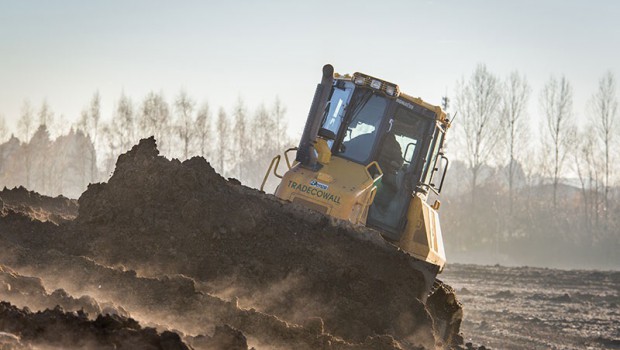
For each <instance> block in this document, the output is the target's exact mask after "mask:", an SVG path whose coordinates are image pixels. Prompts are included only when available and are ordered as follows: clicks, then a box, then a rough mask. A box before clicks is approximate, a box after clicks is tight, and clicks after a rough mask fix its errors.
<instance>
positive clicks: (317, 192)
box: [288, 181, 340, 204]
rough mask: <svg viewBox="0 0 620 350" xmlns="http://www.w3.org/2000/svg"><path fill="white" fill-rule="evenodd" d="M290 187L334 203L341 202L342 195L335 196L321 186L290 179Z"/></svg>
mask: <svg viewBox="0 0 620 350" xmlns="http://www.w3.org/2000/svg"><path fill="white" fill-rule="evenodd" d="M311 184H312V183H311ZM317 184H321V183H320V182H317ZM321 185H323V186H326V185H325V184H321ZM288 187H290V188H292V189H294V190H296V191H299V192H302V193H307V194H309V195H311V196H314V197H318V198H321V199H324V200H326V201H328V202H333V203H336V204H340V196H335V195H333V194H331V193H329V192H328V191H325V190H321V189H319V188H315V187H312V186H308V185H302V184H298V183H297V182H295V181H289V182H288ZM326 187H327V186H326Z"/></svg>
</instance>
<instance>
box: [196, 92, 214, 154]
mask: <svg viewBox="0 0 620 350" xmlns="http://www.w3.org/2000/svg"><path fill="white" fill-rule="evenodd" d="M196 136H197V137H198V146H199V147H200V155H201V156H203V157H207V154H208V153H209V142H208V141H209V137H211V110H210V109H209V104H208V103H207V102H205V103H203V104H202V105H201V106H200V109H198V113H197V114H196Z"/></svg>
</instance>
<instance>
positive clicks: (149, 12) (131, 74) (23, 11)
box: [0, 0, 620, 137]
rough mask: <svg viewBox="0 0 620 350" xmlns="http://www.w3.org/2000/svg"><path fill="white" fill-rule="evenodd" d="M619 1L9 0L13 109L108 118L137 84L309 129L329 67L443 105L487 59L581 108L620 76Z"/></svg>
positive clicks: (3, 105)
mask: <svg viewBox="0 0 620 350" xmlns="http://www.w3.org/2000/svg"><path fill="white" fill-rule="evenodd" d="M618 18H620V1H566V0H565V1H555V0H549V1H530V0H519V1H499V0H494V1H490V0H489V1H486V0H471V1H456V0H454V1H452V0H445V1H438V0H437V1H414V0H410V1H366V0H361V1H344V0H343V1H322V0H312V1H304V2H301V1H268V0H264V1H182V2H181V1H175V2H173V1H153V0H149V1H146V0H131V1H120V0H108V1H97V2H96V1H83V0H57V1H36V0H33V1H17V0H15V1H9V0H0V115H2V116H4V118H5V119H6V120H7V123H8V125H9V126H10V127H11V128H14V127H15V125H16V121H17V119H18V118H19V115H20V110H21V106H22V104H23V102H24V100H29V101H30V102H31V103H32V104H33V105H34V106H35V107H36V108H38V107H39V106H40V104H41V102H42V101H43V100H46V101H47V102H48V104H49V105H50V106H51V108H52V110H53V111H54V112H55V113H56V115H61V114H62V115H63V116H64V118H65V119H66V120H67V122H73V121H76V120H77V119H78V117H79V115H80V111H81V110H82V109H83V108H84V107H85V106H86V105H87V104H88V103H89V101H90V98H91V96H92V95H93V93H94V91H96V90H98V91H99V92H100V94H101V98H102V115H103V118H104V119H109V118H111V116H112V113H113V110H114V103H115V101H116V100H117V99H118V97H119V96H120V94H121V92H124V93H125V94H127V95H128V96H130V97H132V98H133V101H134V102H135V103H136V104H137V103H139V102H140V101H141V100H142V98H143V97H144V96H145V95H146V94H147V93H148V92H150V91H156V92H163V94H164V95H165V97H166V98H167V99H169V100H171V99H173V98H174V97H175V96H176V95H177V94H178V93H179V91H180V90H181V89H184V90H185V91H187V92H188V94H189V95H191V96H192V97H194V98H195V99H196V100H197V101H198V102H199V103H201V102H204V101H206V102H208V103H209V104H210V105H211V107H212V108H213V109H217V108H218V107H220V106H222V107H224V108H225V109H226V110H228V111H230V110H232V107H233V105H234V104H235V102H236V101H237V100H238V99H239V98H242V99H243V100H244V101H245V102H246V105H247V106H248V107H249V109H250V110H252V109H254V108H255V107H257V106H258V105H259V104H261V103H265V104H266V105H271V104H272V103H273V101H274V100H275V98H276V96H277V97H278V98H279V99H280V100H281V101H282V102H283V103H284V105H285V106H286V107H287V118H288V123H289V131H290V133H291V135H292V136H294V137H298V136H299V135H300V134H301V131H302V129H303V125H304V123H305V119H306V117H307V113H308V110H309V108H310V103H311V101H312V97H313V93H314V89H315V87H316V84H317V83H318V82H319V81H320V78H321V67H322V66H323V65H324V64H326V63H331V64H332V65H333V66H334V67H335V69H336V71H337V72H339V73H353V72H356V71H360V72H364V73H367V74H370V75H373V76H376V77H379V78H382V79H385V80H387V81H391V82H394V83H396V84H398V85H399V86H400V87H401V90H402V91H404V92H406V93H408V94H410V95H414V96H419V97H422V98H423V99H424V100H426V101H428V102H431V103H433V104H439V103H440V100H441V97H442V96H443V95H446V94H448V96H451V95H453V93H454V90H455V86H456V82H457V80H458V79H460V78H462V77H465V78H467V77H468V76H469V75H470V74H471V72H473V70H474V68H475V67H476V65H477V64H479V63H484V64H486V65H487V67H488V68H489V70H490V71H491V72H493V73H495V74H497V75H498V76H500V77H505V76H507V75H508V74H509V73H510V72H511V71H513V70H518V71H519V72H521V73H523V74H525V75H526V76H527V78H528V80H529V82H530V84H531V86H532V89H533V92H532V99H531V102H530V108H529V114H530V117H531V118H532V119H533V120H535V119H536V118H540V111H539V108H538V102H537V101H538V95H539V93H540V90H541V88H542V86H543V85H544V83H545V82H546V81H547V80H548V79H549V77H550V76H551V75H555V76H561V75H565V76H566V77H567V78H568V80H569V81H570V82H571V84H572V86H573V89H574V113H575V115H576V116H577V118H578V119H581V120H583V119H584V113H585V111H586V103H587V101H588V99H589V97H590V96H591V95H592V94H593V93H594V92H595V90H596V88H597V84H598V80H599V79H600V77H601V76H602V75H603V74H604V73H605V72H606V71H608V70H611V71H612V72H613V73H614V74H616V77H620V22H618Z"/></svg>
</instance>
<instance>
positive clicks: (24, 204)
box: [0, 186, 78, 224]
mask: <svg viewBox="0 0 620 350" xmlns="http://www.w3.org/2000/svg"><path fill="white" fill-rule="evenodd" d="M0 210H1V211H7V210H12V211H15V212H20V213H23V214H25V215H27V216H29V217H31V218H32V219H34V220H39V221H50V222H53V223H55V224H61V223H63V222H67V221H70V220H73V219H75V217H76V216H77V213H78V204H77V201H76V200H75V199H69V198H66V197H63V196H58V197H56V198H52V197H47V196H42V195H40V194H38V193H36V192H32V191H28V190H27V189H25V188H24V187H22V186H20V187H15V188H13V189H10V190H9V189H7V188H6V187H5V188H4V189H3V190H2V191H0Z"/></svg>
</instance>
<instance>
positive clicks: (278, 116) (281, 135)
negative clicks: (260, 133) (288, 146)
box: [271, 97, 288, 149]
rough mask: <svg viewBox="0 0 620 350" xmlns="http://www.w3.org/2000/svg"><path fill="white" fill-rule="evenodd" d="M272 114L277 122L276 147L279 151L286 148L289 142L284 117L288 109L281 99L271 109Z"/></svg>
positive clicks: (275, 128)
mask: <svg viewBox="0 0 620 350" xmlns="http://www.w3.org/2000/svg"><path fill="white" fill-rule="evenodd" d="M271 113H272V114H273V119H274V122H275V125H274V133H275V141H276V147H277V148H278V149H282V148H283V147H284V144H285V143H286V142H287V141H288V140H287V137H286V129H287V123H286V120H285V119H284V115H285V114H286V107H285V106H284V105H283V104H282V101H280V98H279V97H276V100H275V101H274V103H273V107H272V109H271Z"/></svg>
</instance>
